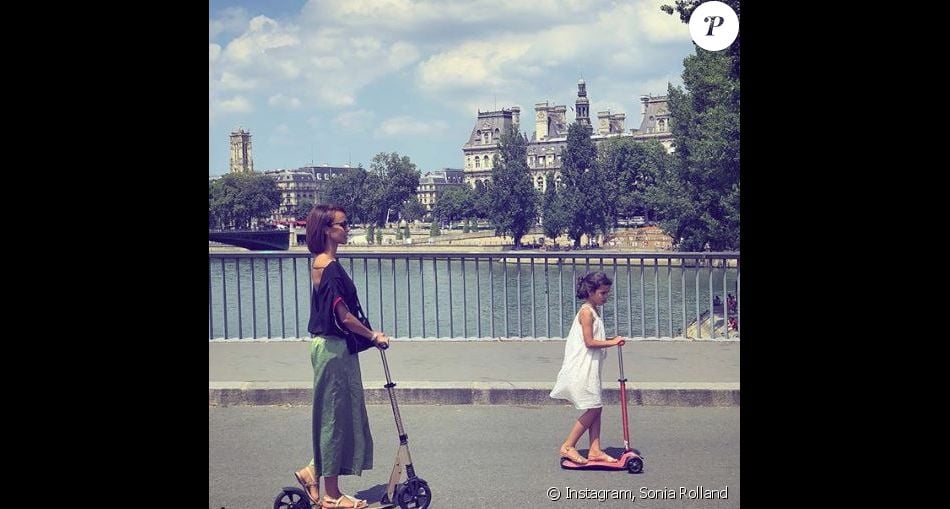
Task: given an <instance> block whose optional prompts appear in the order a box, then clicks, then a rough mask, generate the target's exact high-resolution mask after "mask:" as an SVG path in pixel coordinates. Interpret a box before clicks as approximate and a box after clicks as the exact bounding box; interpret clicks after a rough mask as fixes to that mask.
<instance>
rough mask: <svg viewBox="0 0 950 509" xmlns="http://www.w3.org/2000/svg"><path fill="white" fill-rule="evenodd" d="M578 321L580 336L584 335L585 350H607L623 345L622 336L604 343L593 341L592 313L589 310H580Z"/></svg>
mask: <svg viewBox="0 0 950 509" xmlns="http://www.w3.org/2000/svg"><path fill="white" fill-rule="evenodd" d="M579 319H580V321H581V334H583V335H584V346H586V347H587V348H609V347H611V346H617V345H621V344H623V342H624V338H623V336H617V337H615V338H612V339H607V340H604V341H598V340H595V339H594V313H593V312H591V310H590V309H589V308H586V307H584V308H581V312H580V317H579Z"/></svg>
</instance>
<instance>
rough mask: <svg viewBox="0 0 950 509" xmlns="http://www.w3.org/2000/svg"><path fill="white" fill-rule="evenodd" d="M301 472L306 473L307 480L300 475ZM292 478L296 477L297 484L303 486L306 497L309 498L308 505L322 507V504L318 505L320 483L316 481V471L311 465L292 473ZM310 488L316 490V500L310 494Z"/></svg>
mask: <svg viewBox="0 0 950 509" xmlns="http://www.w3.org/2000/svg"><path fill="white" fill-rule="evenodd" d="M302 472H306V473H308V474H309V476H307V478H304V476H303V475H302ZM294 477H296V478H297V482H299V483H300V485H301V486H303V490H304V491H306V492H307V497H309V498H310V505H311V506H320V507H322V504H321V503H320V482H319V481H317V478H316V470H315V469H314V468H313V465H308V466H306V467H303V468H302V469H300V470H298V471H296V472H294ZM311 487H316V488H317V498H313V495H311V494H310V488H311Z"/></svg>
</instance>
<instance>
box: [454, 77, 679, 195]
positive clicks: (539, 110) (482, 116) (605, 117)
mask: <svg viewBox="0 0 950 509" xmlns="http://www.w3.org/2000/svg"><path fill="white" fill-rule="evenodd" d="M572 109H573V110H574V121H575V122H577V123H579V124H581V125H586V126H589V127H591V129H592V134H591V139H593V140H594V143H596V144H597V145H598V146H599V145H601V144H602V143H603V142H604V141H606V140H608V139H610V138H615V137H624V138H626V137H630V138H633V139H634V140H644V141H645V140H651V139H655V140H658V141H659V142H660V143H662V144H663V146H664V147H666V149H667V151H668V152H672V151H673V135H672V133H671V132H670V130H669V116H670V114H669V107H668V103H667V97H666V96H652V95H644V96H640V126H639V128H636V129H630V130H629V132H625V127H624V122H625V121H626V115H625V114H624V113H622V112H621V113H611V112H610V111H609V110H608V111H599V112H597V124H596V125H594V124H592V123H591V120H590V101H589V100H588V98H587V84H586V83H585V82H584V80H583V79H582V80H579V81H578V82H577V97H576V98H575V102H574V108H572ZM520 115H521V108H519V107H517V106H514V107H511V108H502V109H501V110H498V111H479V112H478V118H477V119H476V121H475V126H474V127H473V128H472V132H471V134H470V135H469V138H468V141H467V142H466V143H465V144H464V145H463V146H462V154H463V165H464V166H463V168H464V175H465V176H464V181H465V183H466V184H468V185H469V186H471V187H475V182H476V181H482V182H488V181H490V180H491V169H492V165H493V164H494V156H495V155H496V154H499V153H500V149H499V140H500V139H501V134H502V133H503V132H505V130H506V129H508V128H509V127H512V126H514V128H515V129H516V130H517V131H518V132H521V122H520V120H521V119H520ZM568 127H569V121H568V118H567V106H565V105H554V106H552V105H550V104H548V102H547V101H545V102H539V103H536V104H535V105H534V132H533V134H532V136H531V137H530V138H529V140H528V143H527V163H528V168H529V169H530V171H531V180H532V181H533V182H534V186H535V188H537V189H539V190H541V191H543V190H544V189H546V188H547V184H548V182H547V178H548V173H553V174H554V176H555V179H558V178H559V176H560V169H561V152H562V151H563V150H564V148H565V147H567V130H568Z"/></svg>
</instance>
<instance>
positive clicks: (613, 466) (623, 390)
mask: <svg viewBox="0 0 950 509" xmlns="http://www.w3.org/2000/svg"><path fill="white" fill-rule="evenodd" d="M617 359H619V361H620V378H618V379H617V381H618V382H620V406H621V407H622V408H623V449H624V451H623V455H622V456H620V457H619V458H617V461H588V462H587V463H585V464H583V465H581V464H580V463H574V462H573V461H571V460H569V459H567V458H561V468H566V469H570V470H623V469H625V468H626V469H627V471H628V472H630V473H631V474H639V473H640V472H642V471H643V456H641V455H640V451H638V450H636V449H632V448H631V447H630V425H629V423H628V422H627V385H626V384H627V377H625V376H624V375H623V346H618V347H617Z"/></svg>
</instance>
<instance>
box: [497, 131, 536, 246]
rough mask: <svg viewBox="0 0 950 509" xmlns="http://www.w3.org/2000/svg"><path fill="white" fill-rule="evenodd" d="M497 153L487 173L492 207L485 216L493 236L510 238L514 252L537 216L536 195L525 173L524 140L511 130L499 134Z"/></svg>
mask: <svg viewBox="0 0 950 509" xmlns="http://www.w3.org/2000/svg"><path fill="white" fill-rule="evenodd" d="M499 149H500V150H501V154H500V155H499V154H496V155H495V157H494V163H493V165H492V170H491V178H492V186H491V189H492V192H491V196H492V207H491V211H490V212H489V214H490V215H489V217H490V218H491V220H492V223H494V225H495V235H511V237H512V238H513V239H514V241H515V249H518V248H520V247H521V237H523V236H524V235H525V234H526V233H528V230H529V229H530V228H531V227H532V226H534V223H535V220H536V219H537V217H538V193H537V191H536V190H535V188H534V185H533V184H532V182H531V175H530V173H529V171H528V163H527V158H528V148H527V140H525V138H524V136H523V135H522V134H521V133H519V132H518V131H517V130H516V129H515V128H514V127H509V128H508V129H506V130H505V132H504V133H502V135H501V140H500V143H499Z"/></svg>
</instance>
